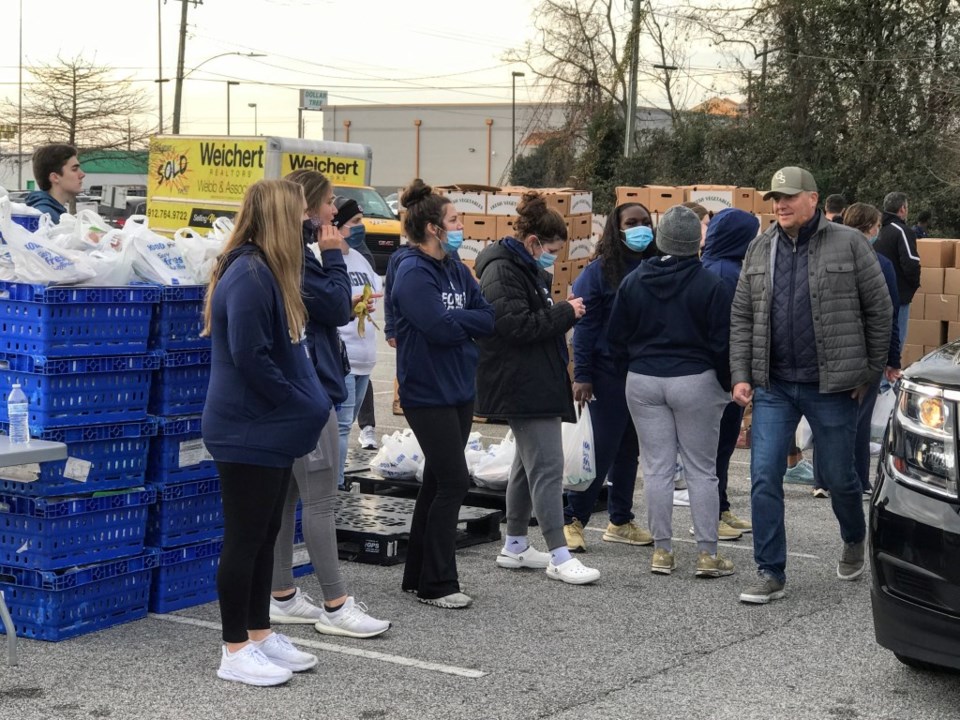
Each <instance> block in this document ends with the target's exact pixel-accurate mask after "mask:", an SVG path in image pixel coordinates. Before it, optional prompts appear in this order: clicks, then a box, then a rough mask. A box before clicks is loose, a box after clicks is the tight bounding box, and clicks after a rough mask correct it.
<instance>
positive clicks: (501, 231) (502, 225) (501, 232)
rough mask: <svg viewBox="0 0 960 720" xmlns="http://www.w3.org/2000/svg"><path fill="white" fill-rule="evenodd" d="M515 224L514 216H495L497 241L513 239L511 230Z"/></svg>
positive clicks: (515, 218) (515, 217)
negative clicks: (507, 238)
mask: <svg viewBox="0 0 960 720" xmlns="http://www.w3.org/2000/svg"><path fill="white" fill-rule="evenodd" d="M516 224H517V216H516V215H498V216H497V240H500V239H501V238H505V237H513V229H514V226H515V225H516Z"/></svg>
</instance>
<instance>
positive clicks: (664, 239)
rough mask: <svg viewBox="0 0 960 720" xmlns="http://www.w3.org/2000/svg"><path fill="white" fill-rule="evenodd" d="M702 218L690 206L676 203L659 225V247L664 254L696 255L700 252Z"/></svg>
mask: <svg viewBox="0 0 960 720" xmlns="http://www.w3.org/2000/svg"><path fill="white" fill-rule="evenodd" d="M700 237H701V231H700V218H698V217H697V214H696V213H695V212H694V211H693V210H691V209H690V208H686V207H683V205H674V206H673V207H672V208H670V209H669V210H667V211H666V212H665V213H664V214H663V217H661V218H660V223H659V224H658V225H657V247H658V248H660V252H662V253H663V254H664V255H674V256H676V257H694V256H696V255H698V254H699V253H700Z"/></svg>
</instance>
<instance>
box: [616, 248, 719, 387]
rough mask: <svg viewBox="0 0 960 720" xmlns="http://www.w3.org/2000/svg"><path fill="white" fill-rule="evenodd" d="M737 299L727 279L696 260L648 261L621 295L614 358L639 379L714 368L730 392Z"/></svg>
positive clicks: (622, 288) (627, 281)
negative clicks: (732, 323) (732, 313)
mask: <svg viewBox="0 0 960 720" xmlns="http://www.w3.org/2000/svg"><path fill="white" fill-rule="evenodd" d="M732 301H733V295H732V293H731V292H730V290H729V289H728V288H727V286H726V284H725V283H724V281H723V280H721V279H720V277H718V276H717V275H715V274H713V273H711V272H710V271H709V270H706V269H704V267H703V265H701V264H700V259H699V258H697V257H689V258H677V257H672V256H666V257H660V258H652V259H650V260H647V261H645V262H643V263H642V264H641V265H640V267H639V268H638V269H637V270H635V271H634V272H632V273H630V274H629V275H627V277H626V278H624V280H623V282H622V283H621V284H620V289H619V290H618V291H617V297H616V299H615V300H614V303H613V310H612V311H611V313H610V328H609V331H608V333H607V341H608V343H609V346H610V352H611V355H612V356H613V357H614V359H615V360H617V361H618V363H621V364H625V365H626V366H627V368H628V369H629V370H630V372H634V373H638V374H640V375H652V376H654V377H682V376H684V375H699V374H700V373H703V372H706V371H707V370H714V371H715V372H716V374H717V380H718V381H719V382H720V385H721V386H722V387H723V389H724V390H729V389H730V363H729V351H730V306H731V303H732Z"/></svg>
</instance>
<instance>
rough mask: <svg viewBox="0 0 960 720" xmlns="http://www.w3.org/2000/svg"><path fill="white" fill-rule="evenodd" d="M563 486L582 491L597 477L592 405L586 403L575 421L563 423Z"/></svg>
mask: <svg viewBox="0 0 960 720" xmlns="http://www.w3.org/2000/svg"><path fill="white" fill-rule="evenodd" d="M561 432H562V433H563V488H564V489H565V490H573V491H574V492H576V491H581V490H586V489H587V488H588V487H590V484H591V483H592V482H593V481H594V480H595V479H596V477H597V464H596V458H595V456H594V451H593V425H592V423H591V422H590V405H589V404H586V403H585V404H584V406H583V408H582V409H581V410H580V417H578V418H577V422H575V423H563V425H562V429H561Z"/></svg>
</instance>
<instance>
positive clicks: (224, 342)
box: [202, 243, 333, 468]
mask: <svg viewBox="0 0 960 720" xmlns="http://www.w3.org/2000/svg"><path fill="white" fill-rule="evenodd" d="M212 310H213V321H212V328H211V333H210V335H211V340H212V342H213V344H212V359H211V365H210V385H209V387H208V389H207V400H206V404H205V405H204V408H203V421H202V431H203V442H204V444H205V445H206V446H207V449H208V450H209V451H210V454H211V455H212V456H213V459H214V460H216V461H217V462H231V463H244V464H249V465H262V466H266V467H279V468H282V467H289V466H292V465H293V461H294V460H295V459H296V458H298V457H302V456H304V455H306V454H307V453H308V452H310V451H311V450H313V449H314V447H316V444H317V440H319V438H320V431H321V430H322V429H323V426H324V425H325V424H326V422H327V420H328V418H329V416H330V410H331V409H332V407H333V405H332V403H331V402H330V398H329V397H328V396H327V393H326V392H325V391H324V389H323V387H321V385H320V381H319V380H318V379H317V373H316V371H315V370H314V368H313V363H311V362H310V358H309V356H308V354H307V347H306V345H305V344H303V343H297V344H294V343H293V342H291V340H290V334H289V330H288V325H287V318H286V311H285V310H284V304H283V298H282V297H281V295H280V289H279V288H278V287H277V283H276V281H275V279H274V277H273V273H271V272H270V269H269V268H268V267H267V264H266V262H265V261H264V259H263V256H262V254H261V253H260V250H259V249H258V248H257V247H256V246H254V245H252V244H249V243H248V244H246V245H244V246H242V247H240V248H237V249H236V250H234V251H233V252H232V253H231V254H230V255H229V256H228V258H227V261H226V265H225V266H224V268H223V270H222V271H221V275H220V280H219V282H218V283H217V286H216V288H215V289H214V291H213V298H212Z"/></svg>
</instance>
